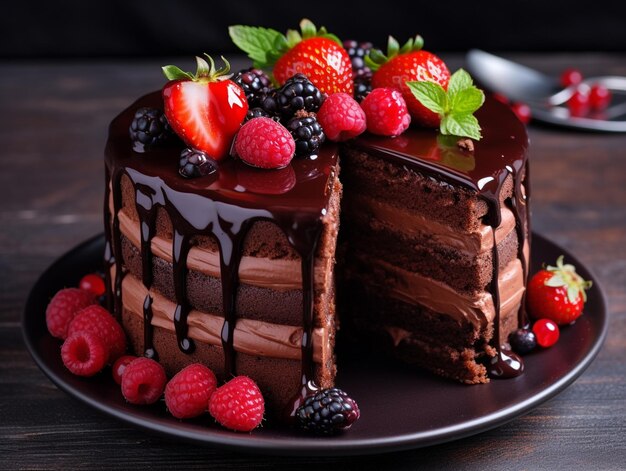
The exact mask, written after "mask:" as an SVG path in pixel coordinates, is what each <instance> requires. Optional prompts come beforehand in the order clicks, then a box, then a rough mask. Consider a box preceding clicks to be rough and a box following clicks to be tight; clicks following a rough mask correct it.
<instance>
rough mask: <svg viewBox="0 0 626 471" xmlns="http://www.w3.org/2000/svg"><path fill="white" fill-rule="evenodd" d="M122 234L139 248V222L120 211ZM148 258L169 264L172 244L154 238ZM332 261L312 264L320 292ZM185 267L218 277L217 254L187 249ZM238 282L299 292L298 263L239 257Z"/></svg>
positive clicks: (300, 269) (218, 261)
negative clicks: (159, 259)
mask: <svg viewBox="0 0 626 471" xmlns="http://www.w3.org/2000/svg"><path fill="white" fill-rule="evenodd" d="M118 217H119V222H120V230H121V232H122V234H123V235H124V236H125V237H126V238H127V239H128V240H129V241H130V242H131V243H132V244H133V245H134V246H135V247H136V248H139V247H141V232H140V228H139V222H138V221H134V220H133V219H132V218H131V217H130V216H128V215H127V214H126V213H125V212H124V211H119V213H118ZM151 250H152V254H153V255H154V256H155V257H159V258H161V259H163V260H165V261H166V262H169V263H172V241H171V240H170V239H165V238H163V237H160V236H155V237H153V238H152V241H151ZM332 264H333V260H332V258H326V259H319V258H318V259H317V260H316V263H315V287H316V288H317V289H322V288H323V287H324V286H325V285H324V283H325V281H326V280H325V277H326V276H327V274H328V273H330V272H331V271H332ZM187 267H188V268H189V269H190V270H195V271H198V272H200V273H203V274H205V275H208V276H212V277H215V278H219V277H220V257H219V253H218V252H217V251H212V250H209V249H207V248H204V247H201V246H194V247H191V249H190V250H189V255H188V257H187ZM239 281H240V282H241V283H245V284H248V285H253V286H257V287H259V288H270V289H274V290H284V291H286V290H294V289H302V267H301V263H300V260H286V259H270V258H263V257H251V256H245V255H244V256H243V257H241V262H240V265H239Z"/></svg>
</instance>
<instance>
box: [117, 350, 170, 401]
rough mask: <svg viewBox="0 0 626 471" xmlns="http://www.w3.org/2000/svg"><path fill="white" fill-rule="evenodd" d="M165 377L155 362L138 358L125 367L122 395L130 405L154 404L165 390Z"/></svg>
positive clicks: (160, 367)
mask: <svg viewBox="0 0 626 471" xmlns="http://www.w3.org/2000/svg"><path fill="white" fill-rule="evenodd" d="M166 382H167V376H165V370H164V369H163V367H162V366H161V365H160V364H159V363H157V362H156V361H154V360H152V359H150V358H144V357H140V358H137V359H136V360H135V361H132V362H131V363H129V364H128V365H127V366H126V369H125V370H124V373H123V374H122V394H123V396H124V397H125V398H126V400H127V401H128V402H130V403H131V404H154V403H155V402H156V401H158V400H159V398H160V397H161V395H162V394H163V390H164V389H165V383H166Z"/></svg>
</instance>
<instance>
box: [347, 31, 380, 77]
mask: <svg viewBox="0 0 626 471" xmlns="http://www.w3.org/2000/svg"><path fill="white" fill-rule="evenodd" d="M372 47H374V46H373V45H372V43H370V42H364V43H359V42H357V41H355V40H353V39H347V40H345V41H344V42H343V48H344V49H345V50H346V51H347V52H348V55H349V56H350V61H351V62H352V78H356V77H358V76H360V75H361V74H363V73H369V74H371V73H372V71H371V70H370V68H369V67H368V66H366V65H365V56H367V54H368V53H369V52H370V50H371V49H372Z"/></svg>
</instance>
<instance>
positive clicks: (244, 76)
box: [233, 68, 272, 108]
mask: <svg viewBox="0 0 626 471" xmlns="http://www.w3.org/2000/svg"><path fill="white" fill-rule="evenodd" d="M233 82H235V83H236V84H237V85H239V86H240V87H241V88H242V89H243V92H244V93H245V94H246V98H247V100H248V106H249V107H250V108H254V107H257V106H261V104H262V102H263V99H264V98H265V96H266V95H267V94H268V93H269V92H270V90H271V89H272V82H271V81H270V78H269V77H268V76H267V74H266V73H265V72H263V71H262V70H260V69H255V68H249V69H243V70H240V71H239V72H237V73H236V74H235V76H234V77H233Z"/></svg>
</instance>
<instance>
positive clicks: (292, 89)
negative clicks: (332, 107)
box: [273, 74, 324, 119]
mask: <svg viewBox="0 0 626 471" xmlns="http://www.w3.org/2000/svg"><path fill="white" fill-rule="evenodd" d="M273 98H274V99H275V100H276V105H277V109H278V112H279V113H280V114H281V116H282V117H283V118H285V119H289V118H291V117H292V116H294V115H295V114H296V112H297V111H299V110H304V111H308V112H315V111H317V110H319V109H320V106H322V102H323V101H324V100H323V98H322V94H321V93H320V91H319V89H318V88H317V87H316V86H315V85H313V84H312V83H311V81H310V80H309V79H308V78H307V76H306V75H304V74H295V75H294V76H293V77H291V78H290V79H289V80H287V81H286V82H285V84H284V85H283V86H282V87H280V89H279V90H277V91H276V94H275V95H274V96H273Z"/></svg>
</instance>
